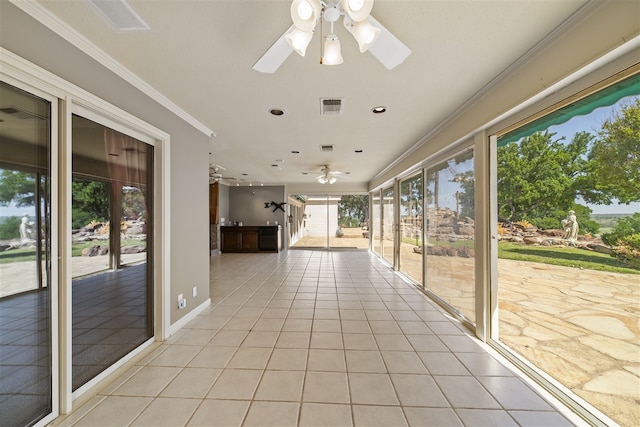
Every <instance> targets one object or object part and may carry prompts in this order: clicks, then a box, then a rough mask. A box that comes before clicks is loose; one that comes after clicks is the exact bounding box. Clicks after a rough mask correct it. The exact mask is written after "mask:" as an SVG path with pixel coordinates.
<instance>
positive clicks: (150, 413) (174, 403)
mask: <svg viewBox="0 0 640 427" xmlns="http://www.w3.org/2000/svg"><path fill="white" fill-rule="evenodd" d="M199 404H200V400H199V399H178V398H175V397H172V398H163V397H159V398H157V399H156V400H154V401H153V402H151V404H150V405H149V406H148V407H147V408H146V409H145V410H144V411H142V413H141V414H140V416H139V417H138V418H136V420H135V421H134V422H133V423H132V424H131V425H132V426H148V427H161V426H167V427H173V426H183V425H186V424H187V421H188V420H189V418H191V414H193V412H194V411H195V410H196V408H197V407H198V405H199Z"/></svg>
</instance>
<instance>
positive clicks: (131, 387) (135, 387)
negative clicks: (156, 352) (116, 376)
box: [113, 366, 181, 396]
mask: <svg viewBox="0 0 640 427" xmlns="http://www.w3.org/2000/svg"><path fill="white" fill-rule="evenodd" d="M180 370H181V369H180V368H174V367H163V366H145V367H144V368H142V369H140V370H139V371H138V372H136V373H135V374H134V375H133V376H132V377H131V378H129V379H128V380H127V381H126V382H125V383H124V384H122V385H121V386H120V387H118V388H117V389H116V391H115V392H114V393H113V394H114V395H118V396H157V395H158V394H159V393H160V392H161V391H162V389H164V388H165V387H166V386H167V384H169V383H170V382H171V380H173V378H175V376H176V375H178V373H179V372H180Z"/></svg>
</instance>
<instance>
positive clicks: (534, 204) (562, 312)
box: [494, 76, 640, 426]
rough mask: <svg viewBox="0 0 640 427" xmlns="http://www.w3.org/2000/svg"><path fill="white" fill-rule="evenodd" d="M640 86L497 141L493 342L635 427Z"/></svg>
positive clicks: (589, 100)
mask: <svg viewBox="0 0 640 427" xmlns="http://www.w3.org/2000/svg"><path fill="white" fill-rule="evenodd" d="M634 85H635V93H640V76H635V77H632V78H630V79H628V80H627V81H625V82H621V83H619V84H617V85H614V86H612V87H610V88H607V89H605V90H603V91H602V92H601V93H600V92H599V93H595V94H593V95H591V96H589V97H586V98H584V99H582V100H580V101H578V102H577V103H575V104H571V105H568V106H566V107H563V108H562V109H561V110H559V111H557V112H555V113H552V114H549V115H547V116H545V117H542V118H541V119H540V120H538V121H536V122H533V123H531V124H529V125H527V126H525V127H523V128H522V129H516V130H514V131H513V132H511V133H510V134H509V135H505V136H504V137H502V138H500V139H499V140H498V147H497V163H498V175H497V178H498V182H497V193H498V200H497V202H498V206H497V211H498V215H499V218H498V221H499V222H498V233H499V235H498V240H499V242H498V257H499V258H498V260H497V262H498V269H497V271H498V307H499V308H498V319H499V327H498V331H499V337H494V339H499V340H500V341H501V342H502V343H503V344H505V345H506V346H508V347H509V348H510V349H511V350H512V351H514V352H516V353H518V354H519V355H520V356H521V357H523V358H525V359H526V360H528V362H529V363H530V364H531V365H533V366H535V367H537V368H539V369H540V370H542V371H544V372H546V374H548V375H549V376H550V377H552V378H554V379H555V380H556V381H557V382H559V383H560V385H561V386H562V388H563V389H569V390H571V391H572V392H573V393H575V395H577V396H579V397H580V398H581V399H584V400H586V401H587V402H589V403H590V404H592V405H593V406H594V407H596V408H597V409H599V410H600V411H601V412H603V413H604V414H605V415H606V416H608V417H610V418H611V419H613V420H614V421H615V422H617V423H618V424H620V425H629V426H630V425H640V406H638V401H640V376H639V375H638V373H639V372H640V358H639V357H640V344H639V343H640V312H639V311H638V307H639V306H638V301H639V298H640V257H639V256H638V253H639V252H638V250H640V234H639V233H640V97H639V96H632V97H624V98H622V96H623V95H625V94H628V93H629V90H630V89H633V88H634ZM618 89H619V90H620V94H621V95H620V96H618V97H616V96H614V95H615V93H616V90H618ZM612 103H613V105H611V104H612ZM603 105H604V106H603ZM572 115H575V117H573V118H572ZM620 202H622V203H620ZM627 202H628V203H627Z"/></svg>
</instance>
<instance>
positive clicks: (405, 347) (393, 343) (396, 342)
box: [375, 334, 413, 351]
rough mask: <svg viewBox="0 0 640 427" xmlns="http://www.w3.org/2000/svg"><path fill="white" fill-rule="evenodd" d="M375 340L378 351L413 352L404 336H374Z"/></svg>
mask: <svg viewBox="0 0 640 427" xmlns="http://www.w3.org/2000/svg"><path fill="white" fill-rule="evenodd" d="M375 338H376V342H377V343H378V348H380V350H387V351H413V347H411V344H410V343H409V341H408V340H407V339H406V338H405V336H404V335H388V334H376V335H375Z"/></svg>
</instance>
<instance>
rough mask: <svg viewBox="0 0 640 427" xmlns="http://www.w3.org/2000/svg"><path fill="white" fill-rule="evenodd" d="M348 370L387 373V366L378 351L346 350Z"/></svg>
mask: <svg viewBox="0 0 640 427" xmlns="http://www.w3.org/2000/svg"><path fill="white" fill-rule="evenodd" d="M346 358H347V371H348V372H350V373H351V372H370V373H382V374H386V373H387V367H386V366H385V364H384V361H383V360H382V355H381V354H380V352H379V351H375V350H374V351H363V350H347V351H346Z"/></svg>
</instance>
